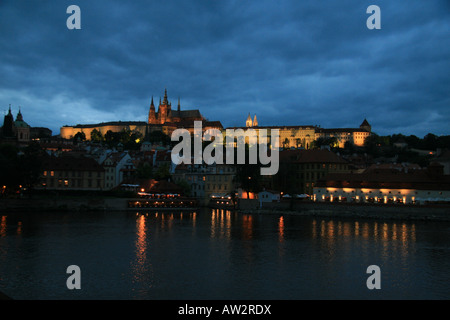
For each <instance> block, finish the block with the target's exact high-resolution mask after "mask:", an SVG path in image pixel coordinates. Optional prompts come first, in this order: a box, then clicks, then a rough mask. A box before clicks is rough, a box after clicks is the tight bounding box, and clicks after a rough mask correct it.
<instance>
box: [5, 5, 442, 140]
mask: <svg viewBox="0 0 450 320" xmlns="http://www.w3.org/2000/svg"><path fill="white" fill-rule="evenodd" d="M72 4H75V5H78V6H79V7H80V9H81V27H82V29H81V30H68V29H67V27H66V20H67V18H68V17H69V16H70V14H67V13H66V9H67V7H68V6H69V5H72ZM372 4H375V5H378V6H379V7H380V9H381V29H380V30H369V29H368V28H367V26H366V20H367V18H368V17H369V16H370V14H367V13H366V9H367V7H368V6H369V5H372ZM165 88H167V91H168V95H169V100H170V101H171V102H172V106H173V107H176V105H177V100H178V97H180V98H181V108H182V109H185V110H186V109H199V110H200V111H201V112H202V114H203V115H204V116H205V117H206V118H208V119H209V120H220V121H221V122H222V125H223V126H224V127H231V126H243V125H245V120H246V118H247V115H248V113H249V112H250V113H251V115H252V117H253V116H254V114H256V115H257V117H258V121H259V124H260V125H320V126H322V127H325V128H339V127H358V126H359V125H360V124H361V122H362V121H363V119H364V118H367V120H368V121H369V122H370V124H371V125H372V130H373V131H374V132H376V133H378V134H380V135H389V134H394V133H403V134H407V135H409V134H415V135H417V136H419V137H423V136H424V135H425V134H427V133H429V132H432V133H434V134H437V135H441V134H445V135H447V134H450V130H449V122H450V121H449V120H450V115H449V114H450V113H449V107H450V1H448V0H429V1H424V0H418V1H415V0H404V1H403V0H402V1H392V0H389V1H380V0H371V1H361V0H352V1H348V0H339V1H336V0H330V1H299V0H292V1H283V0H277V1H275V0H270V1H266V0H258V1H255V0H253V1H248V0H239V1H234V0H220V1H219V0H179V1H175V0H168V1H156V0H155V1H144V0H134V1H113V0H108V1H101V0H95V1H93V0H89V1H87V0H86V1H84V0H71V1H63V0H51V1H50V0H41V1H17V0H14V1H13V0H0V110H1V111H2V114H4V113H5V112H6V111H7V110H8V106H9V104H11V107H12V111H13V114H14V116H16V114H17V112H18V108H19V106H21V110H22V114H23V116H24V120H25V121H26V122H27V123H28V124H30V125H31V126H35V127H38V126H43V127H48V128H50V129H51V130H52V131H53V134H58V133H59V128H60V127H61V126H63V125H75V124H86V123H98V122H106V121H118V120H122V121H128V120H133V121H146V119H147V116H148V108H149V105H150V100H151V98H152V96H153V97H154V99H155V102H156V103H157V102H159V98H160V97H162V96H163V95H164V89H165ZM2 121H3V120H2Z"/></svg>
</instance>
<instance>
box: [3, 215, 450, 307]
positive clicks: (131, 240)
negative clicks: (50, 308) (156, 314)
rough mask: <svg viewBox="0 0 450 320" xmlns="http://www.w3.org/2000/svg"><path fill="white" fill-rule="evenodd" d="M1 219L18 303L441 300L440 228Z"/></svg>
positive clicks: (445, 238)
mask: <svg viewBox="0 0 450 320" xmlns="http://www.w3.org/2000/svg"><path fill="white" fill-rule="evenodd" d="M0 218H1V219H0V262H1V263H0V291H3V292H5V293H7V294H9V295H11V296H12V297H17V298H21V299H73V298H74V299H310V298H311V299H347V298H349V299H373V298H375V299H378V298H383V299H415V298H417V299H427V298H433V299H434V298H439V299H442V298H444V299H448V298H450V294H449V292H450V281H445V280H450V277H449V273H448V270H449V269H450V249H449V246H448V244H449V240H450V224H448V223H431V222H420V221H416V222H413V221H405V222H402V221H376V220H361V219H359V220H350V219H322V218H312V217H311V218H306V217H298V216H292V215H284V216H283V215H267V216H263V215H257V214H255V215H252V214H241V213H236V212H231V211H229V210H223V209H213V210H209V211H207V210H200V211H198V212H182V213H181V212H176V211H175V212H169V211H160V212H151V211H149V212H134V213H130V212H120V213H86V214H82V213H78V214H41V216H39V218H37V215H27V214H23V215H21V214H10V215H2V216H0ZM69 264H79V265H80V267H81V269H82V274H83V276H84V277H85V278H83V279H85V280H84V281H83V286H82V290H80V291H79V292H76V293H74V292H71V291H69V290H67V289H66V288H64V283H65V277H66V275H65V274H64V273H57V272H55V269H58V270H63V268H65V266H67V265H69ZM371 264H376V265H379V266H380V268H381V271H382V289H381V290H378V291H377V292H375V291H370V290H368V289H367V287H366V286H365V281H366V279H367V277H368V275H367V274H366V268H367V266H369V265H371ZM86 278H87V279H86ZM443 280H444V281H443ZM61 283H62V285H61Z"/></svg>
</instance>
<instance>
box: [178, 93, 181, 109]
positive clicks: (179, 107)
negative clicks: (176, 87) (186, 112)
mask: <svg viewBox="0 0 450 320" xmlns="http://www.w3.org/2000/svg"><path fill="white" fill-rule="evenodd" d="M180 109H181V106H180V97H178V108H177V110H178V112H179V111H180Z"/></svg>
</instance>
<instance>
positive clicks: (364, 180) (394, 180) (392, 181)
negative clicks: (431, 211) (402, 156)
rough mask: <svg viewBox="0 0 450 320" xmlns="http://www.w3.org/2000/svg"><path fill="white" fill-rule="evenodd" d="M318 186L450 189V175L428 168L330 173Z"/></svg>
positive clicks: (318, 182) (319, 181)
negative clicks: (406, 170)
mask: <svg viewBox="0 0 450 320" xmlns="http://www.w3.org/2000/svg"><path fill="white" fill-rule="evenodd" d="M316 187H335V188H375V189H378V188H387V189H418V190H450V176H449V175H440V176H435V175H433V174H431V173H430V171H429V170H427V169H422V170H413V171H408V172H407V173H406V172H401V171H397V170H393V171H382V172H379V173H376V172H373V171H369V172H363V173H330V174H328V175H326V176H325V177H324V178H322V179H320V180H318V181H317V183H316Z"/></svg>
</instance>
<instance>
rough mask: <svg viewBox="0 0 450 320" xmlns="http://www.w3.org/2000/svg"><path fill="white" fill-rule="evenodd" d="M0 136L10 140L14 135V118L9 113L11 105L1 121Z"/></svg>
mask: <svg viewBox="0 0 450 320" xmlns="http://www.w3.org/2000/svg"><path fill="white" fill-rule="evenodd" d="M2 134H3V136H4V137H7V138H12V137H14V135H15V132H14V117H13V115H12V113H11V105H9V112H8V114H7V115H6V116H5V118H4V121H3V128H2Z"/></svg>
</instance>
